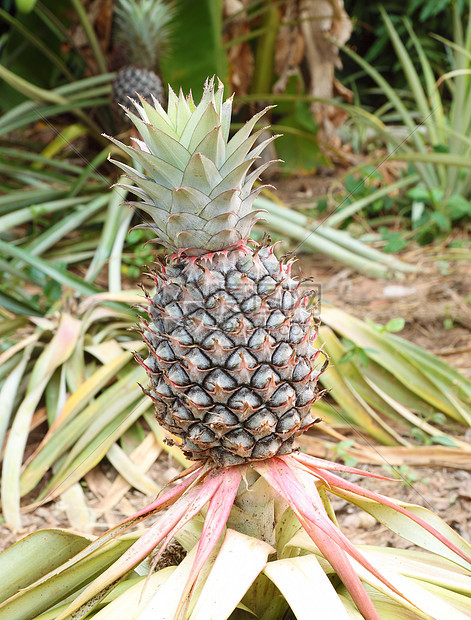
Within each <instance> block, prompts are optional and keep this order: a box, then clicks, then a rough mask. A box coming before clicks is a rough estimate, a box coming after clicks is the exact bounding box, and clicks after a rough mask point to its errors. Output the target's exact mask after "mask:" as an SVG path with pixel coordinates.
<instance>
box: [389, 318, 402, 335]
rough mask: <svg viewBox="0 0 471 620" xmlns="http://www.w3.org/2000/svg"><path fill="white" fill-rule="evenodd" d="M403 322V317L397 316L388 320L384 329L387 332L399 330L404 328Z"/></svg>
mask: <svg viewBox="0 0 471 620" xmlns="http://www.w3.org/2000/svg"><path fill="white" fill-rule="evenodd" d="M405 324H406V321H405V319H403V318H402V317H397V318H395V319H391V320H390V321H388V322H387V323H386V325H385V329H386V331H387V332H400V331H402V330H403V329H404V327H405Z"/></svg>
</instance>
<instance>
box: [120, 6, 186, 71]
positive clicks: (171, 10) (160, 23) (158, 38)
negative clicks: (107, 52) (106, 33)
mask: <svg viewBox="0 0 471 620" xmlns="http://www.w3.org/2000/svg"><path fill="white" fill-rule="evenodd" d="M174 16H175V7H174V6H173V5H172V4H169V3H168V2H166V1H165V0H118V1H117V4H116V8H115V29H116V31H115V41H116V43H117V44H118V45H120V46H121V47H122V48H123V49H124V51H125V53H126V57H127V60H128V62H129V64H131V65H135V66H137V67H144V68H146V69H156V67H157V66H158V64H159V58H160V57H161V56H162V53H163V52H164V51H165V49H166V47H167V45H168V42H169V39H170V36H171V34H172V24H171V22H172V20H173V18H174Z"/></svg>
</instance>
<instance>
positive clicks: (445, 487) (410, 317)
mask: <svg viewBox="0 0 471 620" xmlns="http://www.w3.org/2000/svg"><path fill="white" fill-rule="evenodd" d="M322 183H324V185H325V184H326V183H328V180H322V179H321V180H318V179H317V180H315V181H314V183H312V184H311V186H310V185H309V182H308V181H306V179H297V180H292V181H287V182H285V183H283V184H281V185H282V187H281V191H280V197H281V198H282V199H283V198H286V199H287V200H288V198H291V200H292V199H293V196H297V195H299V196H302V195H303V194H305V195H309V194H312V192H318V191H319V190H320V191H325V190H324V189H320V188H323V187H324V185H322ZM442 254H443V252H442V250H441V249H440V248H437V247H435V249H428V248H425V249H424V248H421V249H415V250H410V251H407V252H405V253H403V254H401V256H400V258H401V259H402V260H404V261H406V262H410V263H413V264H417V265H418V267H419V268H418V270H417V273H416V274H413V275H408V276H407V277H406V278H405V279H403V280H401V281H391V280H388V281H386V280H385V281H382V280H377V279H372V278H368V277H365V276H362V275H359V274H358V273H356V272H354V271H353V270H352V269H350V268H346V267H341V266H339V265H338V264H335V263H333V262H331V261H329V260H328V259H326V258H325V257H324V256H321V255H319V256H315V257H314V256H312V255H308V254H303V253H301V254H300V255H299V258H300V261H299V264H300V265H302V272H303V275H307V274H309V275H310V276H312V278H313V279H314V281H315V282H320V283H322V298H323V299H324V300H327V301H329V302H330V303H332V304H334V305H336V306H338V307H340V308H342V309H344V310H346V311H348V312H349V313H351V314H354V315H356V316H359V317H361V318H365V317H368V318H370V319H372V320H373V321H375V322H377V323H382V324H386V323H387V322H388V321H389V320H390V319H392V318H396V317H403V318H404V319H405V321H406V325H405V328H404V330H403V331H402V332H401V333H400V335H401V336H403V337H404V338H407V339H409V340H411V341H413V342H415V343H417V344H419V345H421V346H422V347H424V348H426V349H427V350H429V351H430V352H432V353H435V354H437V355H439V356H441V357H442V358H443V359H444V360H446V361H447V362H448V363H450V364H452V365H453V366H455V367H456V368H457V369H459V370H460V371H461V372H462V373H463V374H465V375H466V376H468V377H471V275H470V263H469V260H468V261H465V260H462V261H451V260H446V261H444V260H442V258H441V255H442ZM465 437H466V438H467V439H469V440H470V441H471V434H470V433H469V431H468V433H467V434H466V435H465ZM385 465H387V463H385ZM365 469H369V470H370V471H375V472H377V473H381V474H383V475H388V473H387V472H386V471H385V469H384V468H382V467H379V466H372V467H365ZM178 471H179V465H178V464H177V463H176V462H175V461H173V460H172V459H171V458H170V457H169V456H168V455H167V454H165V453H163V452H162V454H161V456H160V457H159V458H158V459H157V461H156V462H155V464H154V465H153V466H152V468H151V469H150V470H149V472H148V475H149V476H150V477H151V478H152V479H153V480H154V481H155V482H156V483H157V484H158V485H159V486H163V485H165V484H166V483H167V482H168V481H169V480H170V479H171V478H172V477H173V476H174V475H176V473H177V472H178ZM114 477H115V473H114V471H113V470H112V468H111V467H110V466H109V467H108V466H107V465H106V464H102V465H101V466H100V467H99V468H96V469H95V470H94V471H92V472H91V473H90V474H89V475H88V476H87V477H86V483H87V485H88V488H87V490H86V494H87V498H88V500H89V505H90V506H91V507H92V509H93V507H94V506H95V507H96V506H98V505H99V504H100V499H102V497H101V495H102V493H101V490H102V489H103V485H105V486H106V484H108V485H109V482H110V481H111V480H112V479H113V478H114ZM352 479H354V480H355V481H357V482H358V480H359V477H357V476H353V478H352ZM361 484H362V485H363V486H365V487H366V488H369V489H372V490H375V491H376V492H378V493H381V494H383V495H388V496H391V497H395V498H397V499H399V500H403V501H407V502H411V503H416V504H421V505H423V506H425V507H427V508H429V509H431V510H433V511H434V512H436V513H437V514H438V515H439V516H440V517H442V518H443V519H444V520H445V521H446V522H447V523H448V524H449V525H451V526H452V527H453V528H454V529H455V530H456V531H457V532H458V533H459V534H461V535H462V536H463V537H464V538H465V539H467V540H469V541H471V519H470V514H471V463H469V464H468V465H467V466H466V465H465V466H463V468H462V469H459V468H456V467H454V468H437V467H430V466H427V467H414V468H413V469H410V470H407V471H406V472H405V475H403V480H402V481H399V482H398V481H394V482H390V481H378V480H372V479H368V478H365V479H362V480H361ZM148 502H149V497H146V496H145V495H144V494H142V493H140V492H138V491H136V490H129V491H128V492H127V493H126V494H125V495H124V497H123V498H122V499H121V500H120V501H119V503H118V504H117V505H116V506H114V507H110V508H109V509H107V510H105V511H104V512H103V511H102V514H101V516H100V517H99V518H98V519H97V520H96V521H95V525H94V527H93V529H92V530H91V531H90V532H89V533H90V534H100V533H102V532H103V531H104V530H105V529H106V528H107V527H110V526H112V525H114V524H116V523H118V522H119V521H120V520H122V519H123V518H124V517H125V516H128V515H130V514H132V513H134V512H135V511H136V510H138V509H140V508H142V507H143V506H144V505H145V504H146V503H148ZM333 505H334V508H335V510H336V513H337V516H338V519H339V522H340V525H341V527H342V529H343V530H344V532H345V533H346V534H347V535H348V536H349V537H350V539H351V540H352V541H353V542H355V543H362V544H380V545H387V546H390V545H397V546H400V547H408V546H410V545H409V543H407V541H404V540H403V539H402V538H400V537H399V536H396V535H395V534H393V533H392V532H390V531H389V530H387V529H386V528H385V527H383V526H381V525H380V524H378V523H376V521H375V520H374V519H373V518H372V517H370V516H369V515H366V514H364V513H361V512H360V511H359V510H357V509H356V508H354V507H352V506H351V505H348V504H346V502H344V501H343V500H339V499H336V498H334V500H333ZM45 527H70V521H69V520H68V518H67V514H66V510H65V506H64V505H63V503H62V502H61V500H58V501H56V502H53V503H49V504H46V505H44V506H41V507H39V508H37V509H36V510H35V511H34V512H27V513H26V514H25V515H24V529H23V530H22V531H21V532H12V531H10V530H9V529H8V528H7V527H5V526H4V525H0V548H5V547H7V546H8V545H10V544H11V543H12V542H14V541H15V540H17V539H18V537H19V536H20V535H24V534H26V533H29V532H32V531H36V530H38V529H40V528H45Z"/></svg>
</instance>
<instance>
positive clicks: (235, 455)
mask: <svg viewBox="0 0 471 620" xmlns="http://www.w3.org/2000/svg"><path fill="white" fill-rule="evenodd" d="M135 107H136V110H137V114H134V113H132V112H130V111H127V114H128V116H129V118H130V119H131V121H132V122H133V124H134V125H135V127H136V129H137V130H138V132H139V133H140V135H141V137H142V140H139V139H136V140H135V143H136V148H133V147H128V146H125V145H123V144H121V143H120V142H119V141H117V140H115V139H113V138H110V140H112V141H113V142H114V143H115V144H117V145H118V146H120V147H121V148H122V149H123V150H124V151H125V152H126V153H127V154H128V155H130V156H131V157H132V158H133V160H134V161H135V162H136V163H137V164H139V165H140V166H142V168H143V169H144V170H145V171H146V172H145V174H144V173H141V172H138V171H137V170H136V169H134V168H132V167H130V166H128V165H126V164H123V163H120V162H114V163H116V165H117V166H119V167H120V168H121V169H122V170H124V172H125V173H126V174H127V175H128V176H129V177H130V178H131V179H132V180H133V181H134V183H135V186H127V185H124V187H125V188H127V189H128V190H130V191H131V192H133V193H134V194H136V195H137V196H138V197H139V198H140V199H141V201H139V202H131V203H130V204H131V205H134V206H136V207H138V208H139V209H141V210H142V211H144V212H145V213H147V214H148V215H149V216H150V217H151V218H152V220H153V222H152V223H150V224H144V225H141V227H148V228H151V229H152V230H153V231H154V232H155V234H156V240H157V241H158V242H159V243H161V244H163V245H164V246H165V247H166V248H167V249H168V250H169V254H168V255H167V257H166V258H165V260H163V261H162V262H161V263H160V266H159V268H158V270H157V271H155V272H154V273H153V274H152V275H153V277H154V280H155V284H156V292H155V294H154V296H153V297H152V298H149V302H150V304H149V308H150V309H149V317H150V320H149V322H146V323H144V324H143V325H142V329H141V331H142V335H143V337H144V340H145V342H146V344H147V347H148V351H149V355H148V357H147V359H145V360H142V359H141V360H140V363H141V364H142V365H143V367H144V368H145V369H146V371H147V373H148V376H149V378H150V383H151V386H150V389H149V390H148V391H147V392H146V393H148V394H149V396H150V397H151V398H152V400H153V401H154V403H155V412H156V416H157V419H158V421H159V423H160V424H161V425H162V426H163V427H164V428H165V429H167V430H168V431H170V433H172V434H173V435H176V436H178V437H180V438H181V442H182V443H181V448H182V450H183V452H184V453H185V455H186V456H187V457H188V458H190V459H193V460H205V461H206V460H211V461H212V462H213V463H215V464H216V465H217V466H224V467H225V466H232V465H238V464H241V463H244V462H247V461H254V460H260V459H267V458H270V457H272V456H275V455H282V454H288V453H290V452H292V451H293V448H294V447H293V441H294V438H295V437H296V436H297V435H299V434H300V433H302V432H304V431H305V430H306V429H307V428H309V427H310V426H311V425H312V424H314V423H315V422H317V421H319V419H315V418H313V417H312V415H311V405H312V404H313V402H314V401H315V400H316V399H317V398H318V397H319V392H318V390H317V387H316V386H317V378H318V376H319V374H320V373H321V372H322V370H323V368H317V367H316V365H317V364H316V361H317V358H318V355H319V353H320V351H319V350H317V349H316V348H315V347H314V345H313V341H314V338H315V332H316V330H315V321H314V318H313V314H312V310H311V309H310V306H309V301H310V300H309V294H302V293H301V291H300V283H299V282H298V281H297V280H296V279H295V278H293V277H292V275H291V273H290V272H291V265H292V261H287V260H284V261H281V262H280V261H279V260H278V258H277V257H276V255H275V252H274V246H273V245H269V244H268V243H267V242H266V241H265V242H264V243H261V244H258V243H255V242H254V241H251V240H250V231H251V229H252V227H253V226H254V224H255V222H256V221H257V220H258V219H259V218H258V217H257V214H258V213H259V212H257V211H253V210H252V205H253V202H254V199H255V197H256V196H257V195H258V193H259V192H260V191H261V189H262V186H260V187H257V188H256V189H253V185H254V183H255V181H256V179H257V176H258V174H259V173H260V168H258V169H257V170H256V171H252V172H249V171H250V168H251V166H252V164H253V163H254V162H255V161H256V159H257V158H258V157H259V154H260V152H261V151H263V149H264V148H265V147H266V146H267V144H268V143H270V142H271V140H272V139H273V138H269V139H267V140H265V141H264V142H262V143H261V144H260V145H258V146H255V147H254V144H255V142H256V140H257V137H258V136H259V135H260V133H261V132H262V131H263V130H259V131H255V132H253V129H254V126H255V124H256V122H257V121H258V120H259V119H260V118H261V116H263V114H264V112H265V110H264V111H262V112H260V113H258V114H256V115H255V116H254V117H253V118H252V119H251V120H249V121H248V122H247V123H246V124H245V126H244V127H243V128H242V129H240V130H239V131H238V132H237V133H236V134H235V135H234V136H233V137H232V138H230V139H229V127H230V120H231V107H232V98H231V99H228V100H227V101H225V102H223V86H222V84H221V83H220V82H219V85H218V88H217V90H216V89H215V86H214V80H209V81H207V82H206V84H205V88H204V92H203V95H202V98H201V101H200V103H199V104H198V105H195V103H194V102H193V99H192V97H191V95H190V96H189V97H187V98H185V97H184V96H183V94H182V93H180V95H179V96H178V97H177V95H176V94H175V93H174V92H173V91H172V90H171V89H169V102H168V112H167V113H166V112H165V111H164V109H163V108H162V106H161V105H160V104H159V102H158V101H156V100H155V99H154V102H153V105H150V104H149V103H148V102H146V101H145V100H144V99H143V98H142V97H140V102H139V103H137V102H135ZM269 163H270V162H267V163H266V164H264V166H263V167H266V166H267V165H268V164H269Z"/></svg>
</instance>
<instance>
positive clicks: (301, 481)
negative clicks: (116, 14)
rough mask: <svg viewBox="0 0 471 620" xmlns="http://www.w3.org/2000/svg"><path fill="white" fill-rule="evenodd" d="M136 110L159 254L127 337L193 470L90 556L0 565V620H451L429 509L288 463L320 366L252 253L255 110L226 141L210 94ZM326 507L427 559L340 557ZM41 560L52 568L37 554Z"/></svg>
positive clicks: (448, 535) (267, 258)
mask: <svg viewBox="0 0 471 620" xmlns="http://www.w3.org/2000/svg"><path fill="white" fill-rule="evenodd" d="M135 107H136V110H137V114H134V113H133V112H131V111H128V112H127V114H128V115H129V117H130V118H131V120H132V122H133V124H134V125H135V126H136V128H137V129H138V131H139V133H140V135H141V136H142V140H141V139H137V138H136V139H135V145H136V146H135V147H128V146H126V145H123V144H121V143H120V142H118V141H117V140H115V139H114V138H110V139H111V140H112V141H113V142H114V143H115V144H117V145H118V146H120V147H121V148H122V149H123V151H124V152H126V153H127V154H128V155H129V156H130V157H131V158H132V160H133V161H134V162H135V164H136V168H137V167H138V168H139V170H138V169H136V168H135V167H132V166H129V165H127V164H124V163H122V162H116V164H117V165H118V167H120V168H121V169H122V170H123V171H124V172H125V173H126V174H127V175H128V176H129V178H130V179H132V181H133V183H134V185H130V186H127V185H125V187H128V188H129V190H130V191H132V192H133V193H134V194H136V195H137V196H138V197H139V198H141V202H139V203H137V206H139V207H140V208H141V209H142V210H144V212H145V213H147V214H148V215H150V217H151V218H152V220H153V221H152V223H151V224H144V226H150V227H151V228H152V230H153V231H154V232H155V234H156V239H158V241H159V242H160V243H161V244H163V245H164V246H165V247H166V248H167V249H168V250H169V254H168V255H167V257H166V258H165V259H163V260H162V261H161V262H160V266H159V267H158V269H157V271H156V272H155V273H154V274H153V277H154V278H155V284H156V291H155V293H154V295H152V296H150V295H149V296H148V298H147V307H148V313H149V321H148V322H144V323H143V325H142V326H141V331H142V335H143V337H144V341H145V343H146V345H147V348H148V356H147V357H146V358H145V359H140V358H138V359H139V362H140V363H141V364H142V365H143V366H144V368H145V369H146V371H147V373H148V376H149V378H150V388H149V389H148V390H147V392H148V393H149V395H150V397H151V398H152V399H153V401H154V403H155V410H156V415H157V419H158V420H159V422H160V424H161V425H162V426H163V427H164V428H166V429H167V430H168V431H170V433H171V434H172V435H173V436H176V437H177V438H178V440H179V441H180V442H181V447H182V449H183V450H184V452H185V453H186V455H187V456H188V457H189V458H190V459H192V460H194V461H195V462H194V463H193V465H192V466H190V467H189V468H188V469H186V470H184V471H183V472H182V473H181V474H180V475H179V476H178V477H177V478H176V479H175V480H173V481H172V485H171V486H170V485H169V488H167V489H164V490H163V491H162V493H160V494H159V496H158V497H157V498H156V499H155V500H154V501H152V502H151V503H150V504H149V505H148V506H147V507H145V508H143V509H142V510H140V511H139V512H137V513H136V514H134V515H132V516H130V517H128V518H127V519H125V520H124V521H123V522H121V523H120V524H118V525H116V526H115V527H113V528H112V529H110V530H108V531H107V532H105V533H104V534H103V535H102V536H100V537H99V538H97V539H94V540H91V541H90V540H86V539H84V538H83V537H79V536H77V535H76V534H73V533H65V532H63V531H57V530H51V531H45V532H43V533H41V532H39V533H38V535H37V536H32V537H29V538H25V539H24V540H22V541H19V543H17V544H16V545H13V547H11V548H10V549H9V550H7V551H6V552H4V553H3V554H1V555H0V570H2V569H3V572H4V573H5V577H4V579H2V583H0V620H10V619H11V618H13V617H14V618H18V620H27V619H28V618H40V617H41V618H52V617H54V618H55V619H56V620H71V618H75V619H76V620H77V619H78V618H83V617H88V616H90V614H93V615H94V617H96V619H97V620H108V619H110V618H113V620H116V619H117V620H130V619H131V618H133V619H135V620H137V619H139V620H147V619H149V620H150V619H151V618H152V619H155V618H159V619H162V620H163V619H164V618H174V619H175V620H188V619H190V618H191V619H192V620H198V619H200V620H203V619H206V618H212V619H213V620H225V619H227V618H233V619H234V620H235V619H236V618H242V617H258V618H263V619H264V620H278V619H279V618H292V617H293V616H295V617H296V618H297V619H298V620H311V618H312V617H313V610H315V614H316V617H320V618H335V619H337V618H338V619H342V620H347V618H351V617H354V618H358V617H363V618H365V619H366V620H380V619H381V618H390V617H395V618H396V617H397V618H399V617H400V618H411V620H415V619H419V618H436V619H437V620H448V619H449V618H453V619H454V620H455V619H456V620H465V618H468V617H469V613H471V597H470V596H469V593H470V592H471V576H470V569H471V545H469V544H468V543H466V542H465V541H464V540H463V539H462V538H461V537H460V536H458V535H457V534H456V533H455V532H453V530H451V528H449V527H448V526H446V525H445V524H444V523H443V522H440V520H439V519H438V518H437V517H435V515H433V514H432V513H430V512H429V511H427V510H425V509H422V508H420V507H418V506H413V505H407V504H403V503H396V502H394V501H393V500H391V499H389V498H387V497H384V496H381V495H378V494H376V493H374V492H372V491H369V490H367V489H363V488H361V487H360V486H358V485H357V484H355V483H353V482H351V481H349V480H348V479H345V478H344V477H342V476H340V475H339V473H341V474H345V473H353V474H357V475H362V476H370V477H374V478H383V476H379V475H376V474H371V473H368V472H365V471H363V470H359V469H356V468H352V467H347V466H344V465H340V464H338V463H334V462H330V461H327V460H324V459H319V458H314V457H312V456H309V455H306V454H302V453H301V452H299V451H297V450H295V448H294V444H293V441H294V438H295V437H296V436H297V435H298V434H300V433H301V432H303V431H304V430H306V429H307V428H309V426H311V425H312V424H314V423H315V422H316V421H317V419H316V418H313V417H312V415H311V412H310V408H311V404H312V403H313V402H314V401H315V400H316V399H317V398H319V397H320V395H321V394H320V392H319V391H318V389H317V384H316V382H317V378H318V376H319V374H320V373H321V372H322V370H323V368H324V366H325V362H323V363H319V361H318V358H319V355H320V353H319V351H317V350H316V348H315V346H314V341H313V338H314V333H315V330H316V325H315V320H314V318H313V313H312V309H311V308H310V307H309V298H308V296H307V295H305V294H303V293H301V291H300V287H299V283H297V282H296V281H295V279H294V278H293V277H292V276H291V274H290V263H289V261H280V260H278V259H277V258H276V256H275V253H274V249H273V246H270V245H268V243H267V242H264V243H262V244H256V243H254V242H251V241H250V238H249V235H250V230H251V227H252V226H253V224H254V223H255V221H256V220H257V217H258V215H257V213H255V212H252V203H253V200H254V198H255V196H256V195H257V194H258V193H259V192H260V187H257V188H256V189H253V185H254V182H255V179H256V177H257V173H256V172H255V173H254V172H249V169H250V167H251V165H252V164H253V163H254V160H255V158H256V157H257V156H258V155H259V153H260V151H261V150H263V148H264V146H265V143H262V144H261V145H260V146H256V147H254V146H253V145H254V143H255V140H256V138H257V134H258V132H257V131H255V132H253V130H254V129H255V124H256V122H257V121H258V120H259V118H260V117H261V116H262V113H260V114H258V115H256V116H255V117H254V118H253V119H252V120H250V121H248V123H247V124H246V125H245V126H244V127H243V128H242V129H241V130H239V132H238V133H236V134H235V135H234V136H233V137H232V138H230V139H229V123H230V113H231V100H230V99H229V100H228V101H226V102H223V89H222V85H221V84H219V85H218V88H217V90H215V85H214V81H213V80H209V81H208V82H207V83H206V85H205V89H204V92H203V96H202V99H201V101H200V103H199V104H198V105H195V104H194V102H193V100H192V98H191V96H189V97H188V98H185V97H184V96H183V95H182V94H180V95H179V96H178V97H177V95H175V94H174V93H173V91H171V90H170V92H169V103H168V112H165V111H164V110H163V108H162V106H161V105H160V104H159V103H158V101H156V100H154V102H153V105H151V104H149V103H148V102H146V101H145V100H144V99H143V98H140V101H139V102H136V104H135ZM141 170H144V171H145V172H141ZM131 204H135V203H134V202H132V203H131ZM327 491H328V492H330V493H334V494H335V495H337V496H339V497H341V498H343V499H345V500H346V501H348V502H351V503H353V504H355V505H357V506H359V507H360V508H361V509H363V510H365V511H366V512H369V513H370V514H372V515H373V516H375V517H376V518H377V519H378V520H380V521H382V522H383V523H385V524H386V525H387V526H389V527H390V528H391V529H393V530H394V531H396V532H401V535H403V536H404V537H405V538H407V539H408V540H410V541H411V542H413V543H415V544H417V545H420V546H422V547H425V548H426V549H428V550H429V551H433V554H432V553H429V554H420V555H421V556H422V557H420V556H419V555H415V554H413V553H412V555H411V554H409V555H401V554H399V553H398V554H397V557H396V556H392V555H391V554H389V553H388V552H389V551H392V552H396V551H398V550H394V549H392V550H391V549H387V550H384V549H381V548H379V547H363V548H360V547H357V546H355V545H353V544H352V543H351V542H350V541H349V540H348V539H347V538H346V536H345V535H344V534H343V533H342V531H341V529H340V528H339V527H338V524H337V522H336V518H335V514H334V511H333V509H332V506H331V505H330V502H329V499H328V496H327ZM203 515H204V516H203ZM149 517H153V518H154V519H153V522H152V523H151V524H150V525H149V526H148V527H147V528H146V529H144V530H140V531H139V532H136V533H129V530H130V529H131V528H133V527H135V526H138V525H140V524H141V523H142V522H143V521H144V520H146V519H148V518H149ZM123 534H126V536H122V535H123ZM175 539H177V540H178V542H180V543H181V545H182V546H183V547H184V549H185V551H186V552H187V554H186V555H185V554H182V556H183V555H185V557H184V559H183V560H182V561H181V563H179V564H178V566H177V567H175V566H170V565H167V564H168V562H167V559H168V558H167V557H166V553H167V554H168V552H170V553H171V552H172V550H173V549H175V543H174V541H175ZM51 544H53V546H54V549H55V550H56V552H55V553H54V554H52V556H51V557H49V556H50V553H44V551H42V552H41V550H44V549H48V550H49V548H50V545H51ZM177 549H178V547H177ZM59 550H60V553H58V551H59ZM179 551H181V549H179ZM399 551H400V550H399ZM439 556H441V557H439ZM25 558H26V560H25ZM148 558H151V559H150V560H149V559H148ZM419 558H420V559H419ZM352 560H353V561H352ZM25 561H26V564H25ZM30 562H32V563H33V564H34V571H32V570H31V566H30ZM149 565H150V573H149V572H148V571H149ZM162 565H164V567H163V568H161V569H160V570H158V571H157V572H156V573H153V572H152V569H153V568H154V567H156V566H157V567H160V566H162ZM24 566H27V569H25V568H24ZM146 575H147V576H146ZM450 584H452V585H450ZM468 612H469V613H468Z"/></svg>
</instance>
